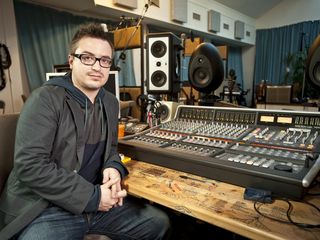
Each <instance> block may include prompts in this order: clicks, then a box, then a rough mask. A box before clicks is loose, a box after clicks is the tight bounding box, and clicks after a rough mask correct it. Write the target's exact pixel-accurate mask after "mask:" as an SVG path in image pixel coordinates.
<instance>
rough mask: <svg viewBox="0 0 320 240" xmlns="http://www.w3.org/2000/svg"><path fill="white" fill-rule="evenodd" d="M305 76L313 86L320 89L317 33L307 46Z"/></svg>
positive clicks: (319, 41)
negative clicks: (309, 45)
mask: <svg viewBox="0 0 320 240" xmlns="http://www.w3.org/2000/svg"><path fill="white" fill-rule="evenodd" d="M306 77H307V80H308V81H309V82H310V83H311V84H312V85H313V86H314V87H315V88H317V89H320V35H318V37H317V38H316V39H315V40H314V41H313V43H312V45H311V47H310V48H309V51H308V57H307V65H306Z"/></svg>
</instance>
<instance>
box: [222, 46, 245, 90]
mask: <svg viewBox="0 0 320 240" xmlns="http://www.w3.org/2000/svg"><path fill="white" fill-rule="evenodd" d="M230 69H234V70H235V73H236V76H237V79H236V83H238V84H240V86H241V87H242V88H243V67H242V48H241V47H231V46H230V47H228V61H227V72H226V73H225V78H228V71H229V70H230Z"/></svg>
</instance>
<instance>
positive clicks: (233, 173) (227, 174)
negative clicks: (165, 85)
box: [119, 106, 320, 198]
mask: <svg viewBox="0 0 320 240" xmlns="http://www.w3.org/2000/svg"><path fill="white" fill-rule="evenodd" d="M319 134H320V113H318V112H291V111H282V110H278V111H277V110H276V111H275V110H272V111H271V110H257V109H246V108H219V107H202V106H179V107H178V109H177V112H176V116H175V118H174V120H172V121H169V122H166V123H163V124H160V125H159V126H157V127H154V128H151V129H148V130H146V131H144V132H141V133H139V134H135V135H131V136H128V137H125V138H122V139H120V140H119V151H120V152H121V153H124V154H125V155H128V156H130V157H132V158H134V159H137V160H141V161H145V162H150V163H153V164H157V165H161V166H165V167H169V168H173V169H176V170H180V171H185V172H189V173H193V174H196V175H200V176H204V177H208V178H211V179H216V180H220V181H224V182H228V183H232V184H236V185H240V186H243V187H255V188H260V189H265V190H271V191H272V192H273V193H276V194H280V195H282V196H286V197H290V198H301V197H302V196H303V194H304V192H305V190H306V189H307V188H308V187H309V186H310V185H311V182H312V181H313V180H314V178H315V177H316V176H317V174H318V173H319V169H320V157H319V149H320V136H319Z"/></svg>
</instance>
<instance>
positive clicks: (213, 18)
mask: <svg viewBox="0 0 320 240" xmlns="http://www.w3.org/2000/svg"><path fill="white" fill-rule="evenodd" d="M220 19H221V13H219V12H216V11H214V10H209V11H208V31H209V32H213V33H217V32H220Z"/></svg>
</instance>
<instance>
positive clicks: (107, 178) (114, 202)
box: [98, 168, 127, 211]
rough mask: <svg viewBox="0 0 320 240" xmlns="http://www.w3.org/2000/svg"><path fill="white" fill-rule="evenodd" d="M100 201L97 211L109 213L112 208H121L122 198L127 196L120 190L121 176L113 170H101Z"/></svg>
mask: <svg viewBox="0 0 320 240" xmlns="http://www.w3.org/2000/svg"><path fill="white" fill-rule="evenodd" d="M100 190H101V199H100V203H99V208H98V210H99V211H109V210H110V209H111V208H112V207H116V206H122V204H123V198H124V197H126V196H127V191H126V190H125V189H121V176H120V173H119V172H118V170H116V169H115V168H106V169H104V170H103V180H102V184H101V185H100Z"/></svg>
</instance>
